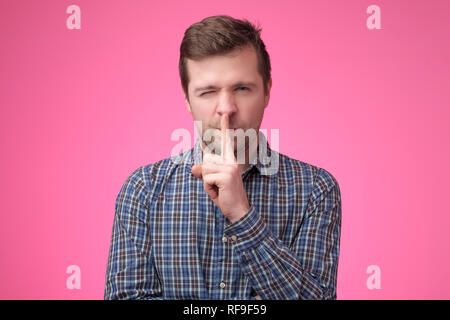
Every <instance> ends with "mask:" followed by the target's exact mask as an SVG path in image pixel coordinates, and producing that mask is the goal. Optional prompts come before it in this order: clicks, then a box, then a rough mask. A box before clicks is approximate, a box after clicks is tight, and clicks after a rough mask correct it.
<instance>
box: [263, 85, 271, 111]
mask: <svg viewBox="0 0 450 320" xmlns="http://www.w3.org/2000/svg"><path fill="white" fill-rule="evenodd" d="M270 89H272V78H270V80H269V82H268V83H267V93H266V95H265V97H264V108H266V107H267V105H268V104H269V100H270Z"/></svg>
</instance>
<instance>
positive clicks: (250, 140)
mask: <svg viewBox="0 0 450 320" xmlns="http://www.w3.org/2000/svg"><path fill="white" fill-rule="evenodd" d="M201 137H202V139H201V142H202V144H203V147H204V150H205V151H206V152H210V153H213V154H216V155H222V132H221V130H220V129H217V128H214V127H210V128H207V129H205V130H204V131H203V133H202V136H201ZM229 137H230V141H231V142H232V145H233V151H234V157H235V159H237V162H238V163H245V162H246V158H247V157H248V153H249V151H250V152H254V151H255V150H256V148H257V146H258V131H257V130H256V129H253V128H250V129H247V130H244V129H241V128H238V129H230V131H229Z"/></svg>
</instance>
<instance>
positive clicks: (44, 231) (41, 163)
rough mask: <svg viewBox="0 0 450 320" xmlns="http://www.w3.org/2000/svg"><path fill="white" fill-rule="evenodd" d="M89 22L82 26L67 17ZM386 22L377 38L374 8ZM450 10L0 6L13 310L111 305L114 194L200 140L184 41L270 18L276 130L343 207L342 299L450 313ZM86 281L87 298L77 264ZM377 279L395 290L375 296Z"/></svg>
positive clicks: (0, 267)
mask: <svg viewBox="0 0 450 320" xmlns="http://www.w3.org/2000/svg"><path fill="white" fill-rule="evenodd" d="M71 4H77V5H78V6H80V8H81V30H69V29H67V27H66V19H67V17H68V16H69V14H67V13H66V8H67V7H68V6H69V5H71ZM372 4H376V5H378V6H380V9H381V27H382V29H381V30H369V29H368V28H367V27H366V19H367V17H368V16H369V14H367V13H366V9H367V7H368V6H369V5H372ZM449 12H450V2H449V1H446V0H443V1H437V0H436V1H425V0H422V1H411V0H396V1H380V0H371V1H362V0H356V1H316V0H315V1H298V0H295V1H294V0H293V1H261V0H254V1H236V0H229V1H211V0H206V1H174V0H165V1H158V2H156V1H124V0H123V1H111V0H108V1H87V0H83V1H82V0H77V1H62V0H58V1H23V0H22V1H16V0H2V1H1V2H0V43H1V50H0V112H1V114H0V130H1V134H0V146H1V155H2V156H1V158H0V170H1V172H0V173H1V175H0V177H1V182H2V183H1V185H0V197H1V198H0V199H1V209H0V210H1V215H2V220H1V223H0V253H1V256H0V257H1V264H0V283H1V285H0V298H2V299H102V298H103V292H104V281H105V269H106V262H107V256H108V250H109V243H110V236H111V231H112V223H113V216H114V203H115V199H116V196H117V194H118V192H119V190H120V188H121V186H122V184H123V182H124V181H125V179H126V178H127V176H128V175H129V174H130V173H131V172H132V171H134V170H135V169H136V168H138V167H139V166H143V165H146V164H149V163H152V162H155V161H157V160H160V159H163V158H166V157H168V156H169V155H170V151H171V149H172V147H173V146H174V145H175V144H176V142H172V141H170V135H171V133H172V131H173V130H175V129H177V128H187V129H189V130H190V131H191V132H193V122H192V118H191V117H190V115H189V114H188V113H187V111H186V110H185V106H184V101H183V96H182V91H181V86H180V80H179V77H178V70H177V64H178V55H179V45H180V41H181V39H182V36H183V33H184V30H185V29H186V28H187V27H188V26H189V25H190V24H191V23H194V22H196V21H199V20H201V19H202V18H204V17H206V16H209V15H215V14H229V15H232V16H234V17H237V18H248V19H249V20H250V21H253V22H257V21H259V22H260V23H261V25H262V27H263V33H262V36H263V39H264V41H265V43H266V45H267V47H268V51H269V53H270V55H271V59H272V67H273V74H272V75H273V89H272V97H271V102H270V104H269V107H268V109H267V111H266V114H265V118H264V121H263V124H262V128H266V129H269V130H270V129H271V128H279V129H280V151H281V152H282V153H284V154H287V155H289V156H291V157H293V158H296V159H299V160H302V161H305V162H308V163H310V164H313V165H316V166H319V167H322V168H325V169H326V170H328V171H329V172H331V173H332V174H333V175H334V176H335V177H336V179H337V180H338V182H339V185H340V188H341V194H342V209H343V211H342V212H343V219H342V235H341V255H340V261H339V273H338V292H337V293H338V298H339V299H449V298H450V272H449V270H450V257H449V252H450V241H449V240H450V239H449V237H450V236H449V234H450V232H449V228H450V216H449V213H450V212H449V211H450V210H449V203H448V199H449V187H448V185H449V181H450V169H449V166H448V165H449V163H450V153H449V138H450V129H449V125H448V122H449V119H450V111H449V106H450V94H449V92H450V90H449V89H450V77H449V76H450V62H449V61H450V45H449V44H450V41H449V31H450V24H449V23H448V21H449V17H450V13H449ZM69 265H78V266H80V268H81V289H80V290H69V289H67V288H66V279H67V277H68V276H69V275H68V274H66V268H67V267H68V266H69ZM370 265H378V266H379V267H380V268H381V289H378V290H376V289H375V290H369V289H368V288H367V286H366V280H367V278H368V276H369V275H368V274H367V273H366V269H367V267H368V266H370Z"/></svg>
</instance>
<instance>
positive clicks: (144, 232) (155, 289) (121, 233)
mask: <svg viewBox="0 0 450 320" xmlns="http://www.w3.org/2000/svg"><path fill="white" fill-rule="evenodd" d="M141 176H142V175H141V169H138V170H136V171H135V172H134V173H133V174H132V175H130V177H129V178H128V179H127V180H126V181H125V183H124V185H123V187H122V189H121V190H120V192H119V195H118V196H117V199H116V205H115V217H114V226H113V231H112V236H111V246H110V250H109V257H108V265H107V269H106V281H105V296H104V298H105V300H106V299H162V298H161V287H160V283H159V280H158V277H157V274H156V271H155V268H154V266H153V262H152V260H153V259H152V245H151V242H150V234H149V225H148V223H147V222H146V216H147V213H148V207H147V204H146V197H147V196H148V189H146V188H145V185H144V183H143V180H142V179H139V177H141Z"/></svg>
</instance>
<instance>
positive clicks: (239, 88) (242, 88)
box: [236, 87, 250, 91]
mask: <svg viewBox="0 0 450 320" xmlns="http://www.w3.org/2000/svg"><path fill="white" fill-rule="evenodd" d="M236 90H238V91H249V90H250V89H249V88H247V87H238V88H236Z"/></svg>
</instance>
